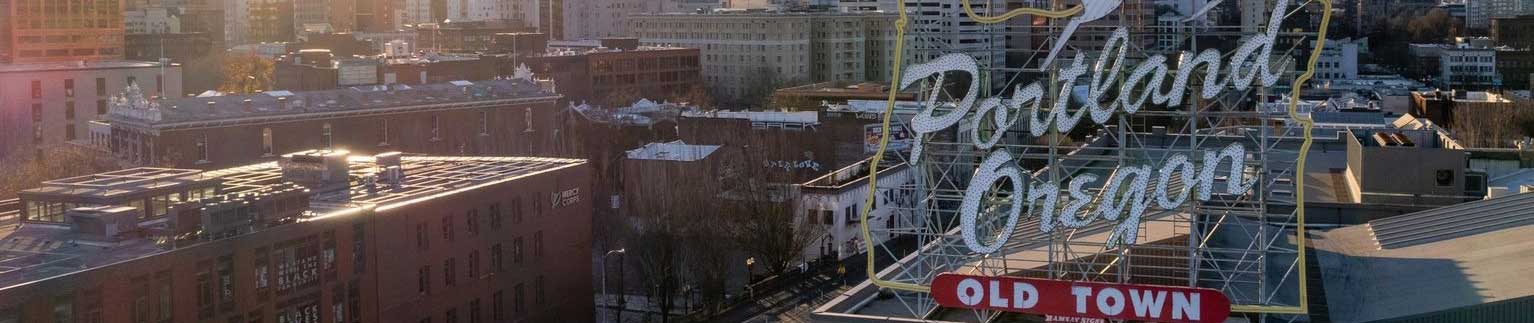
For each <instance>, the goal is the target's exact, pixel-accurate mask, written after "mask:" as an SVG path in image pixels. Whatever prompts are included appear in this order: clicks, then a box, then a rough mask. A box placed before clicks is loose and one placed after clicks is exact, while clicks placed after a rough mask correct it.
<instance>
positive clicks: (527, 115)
mask: <svg viewBox="0 0 1534 323" xmlns="http://www.w3.org/2000/svg"><path fill="white" fill-rule="evenodd" d="M522 121H523V122H524V123H526V124H524V125H523V129H526V130H523V132H533V108H526V109H523V110H522Z"/></svg>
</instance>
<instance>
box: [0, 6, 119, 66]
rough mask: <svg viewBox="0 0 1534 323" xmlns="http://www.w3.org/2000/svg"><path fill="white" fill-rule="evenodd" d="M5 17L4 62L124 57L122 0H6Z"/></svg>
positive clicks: (0, 11)
mask: <svg viewBox="0 0 1534 323" xmlns="http://www.w3.org/2000/svg"><path fill="white" fill-rule="evenodd" d="M71 4H73V7H71V6H70V5H71ZM0 16H4V17H6V19H5V20H0V63H35V62H63V61H79V60H104V59H122V58H123V26H124V25H123V1H122V0H108V1H3V2H0Z"/></svg>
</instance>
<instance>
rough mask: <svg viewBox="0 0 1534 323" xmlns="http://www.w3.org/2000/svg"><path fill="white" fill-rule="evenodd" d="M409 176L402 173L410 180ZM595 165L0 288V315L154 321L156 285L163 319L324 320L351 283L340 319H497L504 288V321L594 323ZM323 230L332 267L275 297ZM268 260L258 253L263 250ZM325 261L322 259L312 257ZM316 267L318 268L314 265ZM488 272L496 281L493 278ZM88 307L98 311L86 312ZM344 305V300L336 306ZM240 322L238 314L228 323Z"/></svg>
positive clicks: (321, 245) (319, 245) (321, 244)
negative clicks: (67, 308)
mask: <svg viewBox="0 0 1534 323" xmlns="http://www.w3.org/2000/svg"><path fill="white" fill-rule="evenodd" d="M406 176H409V175H408V174H407V175H406ZM590 176H591V170H590V169H589V167H588V166H587V165H585V164H582V165H579V166H576V167H571V168H564V169H561V170H556V171H552V172H549V173H544V174H539V175H534V176H531V177H528V178H523V179H519V180H515V181H510V182H505V183H501V184H497V185H492V186H489V187H485V188H482V189H480V190H477V191H473V192H467V193H460V194H455V195H449V196H445V197H441V198H438V199H435V200H428V201H426V202H423V203H418V204H409V205H403V206H400V207H397V208H387V209H380V210H377V211H376V213H357V214H350V215H341V216H333V217H325V218H319V219H316V220H313V221H308V222H302V223H301V224H290V225H284V226H278V227H274V228H270V229H267V230H264V231H261V232H257V233H254V234H248V235H244V236H239V237H237V238H233V239H225V240H219V241H213V242H207V243H204V244H201V245H197V246H193V247H186V248H182V249H179V250H175V251H171V252H168V253H163V254H159V255H155V256H150V257H144V258H139V259H136V260H130V261H126V262H122V263H118V264H114V265H110V266H105V267H99V268H96V269H93V270H88V271H83V272H79V273H75V274H71V275H68V276H64V277H58V278H52V279H43V280H38V281H35V282H32V283H30V284H26V285H21V286H16V287H14V288H10V289H5V290H0V315H11V314H12V313H16V314H18V315H19V316H21V318H22V321H23V322H48V321H53V320H54V315H53V309H54V305H56V304H62V303H66V302H67V303H73V305H74V306H73V308H74V313H75V314H74V315H75V318H76V319H77V320H80V321H86V320H85V318H86V317H87V315H88V313H92V312H93V311H95V310H93V309H99V312H97V313H99V317H100V318H101V322H108V323H111V322H133V313H134V312H133V304H134V301H135V300H136V299H138V297H139V296H143V297H144V301H145V302H147V304H148V308H149V313H151V319H150V320H149V321H151V322H154V321H158V320H157V318H158V316H157V315H158V312H157V311H158V310H159V308H160V306H159V300H160V298H159V297H160V294H159V286H160V285H159V282H170V299H171V301H172V304H171V319H170V320H169V322H198V321H203V322H230V321H240V322H250V321H254V320H253V318H260V321H262V322H276V321H277V320H276V315H277V313H279V312H280V311H281V310H283V309H289V308H292V307H293V306H295V305H300V304H309V303H310V302H313V303H315V304H317V305H318V308H319V313H318V314H319V315H320V320H319V321H320V322H334V321H333V316H332V313H333V308H332V307H331V305H332V304H336V303H340V304H347V303H346V301H347V300H348V299H350V298H351V296H348V294H349V288H350V287H351V286H357V289H358V291H359V293H358V296H359V297H357V298H356V299H357V300H358V301H359V305H360V311H354V310H353V309H351V308H347V309H345V316H346V322H415V321H417V320H419V319H421V318H426V317H432V318H433V321H436V322H442V321H445V320H444V316H445V314H446V312H447V310H448V309H455V310H456V312H457V313H458V320H459V322H468V321H469V315H470V314H469V313H468V311H469V303H470V301H471V300H473V299H476V298H478V299H479V300H480V308H479V310H480V316H481V319H482V321H484V322H495V321H496V320H495V319H494V317H493V316H492V315H493V312H492V311H493V310H494V308H495V304H493V295H494V293H495V292H496V291H502V292H503V293H504V294H503V295H505V296H504V297H505V299H504V300H503V301H504V302H505V304H503V306H504V310H505V314H506V315H507V317H506V318H505V319H504V321H507V322H512V321H518V320H521V321H525V322H591V321H592V313H593V303H592V300H593V299H592V279H591V245H590V243H591V242H590V241H591V207H592V204H591V203H592V201H593V199H592V197H591V196H590V195H589V193H588V192H589V191H590V178H591V177H590ZM569 189H578V191H579V194H578V195H577V196H579V201H578V202H575V203H573V204H570V205H566V206H560V207H555V206H553V205H552V204H551V199H550V197H551V196H552V194H555V193H556V192H560V191H564V190H569ZM517 199H520V200H521V203H520V205H521V206H522V212H523V213H522V214H523V215H522V220H521V221H520V222H515V221H514V218H513V213H512V205H515V203H514V202H512V201H514V200H517ZM497 202H499V203H500V205H501V207H502V217H503V219H502V221H504V222H502V223H501V226H500V227H499V228H498V229H497V228H492V227H491V225H490V220H489V212H488V208H489V205H491V204H492V203H497ZM471 209H475V210H478V212H479V214H480V216H479V220H478V224H479V225H478V226H477V228H478V229H477V233H475V234H471V233H470V232H469V229H468V222H467V217H466V215H465V214H467V213H468V212H469V210H471ZM447 216H453V218H452V219H453V220H452V221H453V223H454V228H455V230H454V235H455V238H454V240H453V241H452V242H448V241H447V240H446V239H445V238H444V237H443V234H442V223H443V222H442V221H443V220H442V219H443V218H445V217H447ZM418 223H426V224H427V229H428V230H427V231H428V236H429V239H430V242H429V243H428V245H429V247H428V248H420V247H418V246H417V242H416V233H415V230H416V224H418ZM359 224H360V225H361V227H362V228H363V229H362V236H363V239H364V241H365V247H364V248H363V249H364V252H363V254H364V260H365V262H364V264H365V267H364V269H363V270H362V272H361V273H358V272H357V270H356V267H355V265H356V263H354V262H353V261H352V259H353V247H352V246H353V244H352V242H353V238H354V237H355V235H357V234H358V232H357V231H356V230H355V228H357V227H358V225H359ZM540 231H541V232H542V236H543V248H544V250H543V251H542V253H541V255H536V254H535V252H534V251H533V250H532V248H533V247H534V242H533V239H534V236H536V235H537V232H540ZM327 233H330V234H334V241H335V255H336V257H335V267H334V269H333V270H328V269H324V267H321V269H320V270H319V273H320V274H319V278H318V280H319V282H318V283H316V284H314V285H313V286H308V287H302V288H295V289H292V290H290V291H287V292H279V291H278V290H277V289H278V284H279V280H278V274H279V273H280V272H279V270H278V268H277V263H278V262H279V261H280V259H281V257H280V256H279V255H280V253H278V252H277V251H280V250H286V249H288V248H284V247H289V246H291V247H297V248H310V250H315V251H320V250H324V249H325V246H327V241H328V239H327V236H326V235H327ZM518 237H520V238H522V240H523V241H524V248H526V249H525V250H524V251H523V252H524V255H523V261H522V262H520V263H518V262H514V259H513V254H512V253H513V252H514V251H513V249H512V242H513V241H514V240H515V239H517V238H518ZM495 244H501V245H502V246H503V247H502V248H503V253H504V255H503V257H505V260H504V261H505V263H504V265H503V267H502V268H503V269H502V271H499V272H497V271H495V270H494V269H493V268H492V267H491V266H492V265H493V263H492V257H491V255H490V250H491V246H493V245H495ZM263 250H264V251H265V252H266V255H267V257H264V258H263V257H258V254H260V253H261V252H262V251H263ZM472 251H478V253H479V255H480V259H479V263H478V270H477V271H478V272H479V273H480V275H479V277H470V276H469V275H468V270H469V269H468V266H469V260H468V254H469V253H470V252H472ZM320 255H321V256H320V261H321V263H322V264H323V262H324V260H323V259H324V257H323V254H320ZM226 256H227V257H231V258H228V259H230V260H229V261H230V262H231V263H232V268H233V272H232V276H231V277H232V278H233V279H232V280H233V282H234V297H233V298H232V299H233V302H227V304H229V306H224V304H226V302H224V301H223V299H221V298H219V297H218V296H215V300H216V301H215V302H213V304H214V305H213V307H212V310H211V311H209V312H206V314H205V315H204V313H203V312H202V311H201V310H202V307H200V306H199V303H198V291H199V290H198V286H199V284H198V278H197V277H198V274H199V273H201V272H204V271H206V272H207V273H208V277H209V278H210V283H211V284H212V287H213V288H214V291H215V294H217V292H218V290H217V287H218V284H217V282H218V278H219V275H218V272H217V264H218V263H219V261H220V259H221V258H222V257H226ZM447 258H455V259H456V260H455V261H456V267H457V271H456V274H457V276H456V278H455V279H456V280H457V284H456V285H455V286H447V285H446V284H445V280H446V278H445V277H444V273H443V271H442V267H443V262H444V261H445V259H447ZM262 259H265V263H266V264H267V265H268V269H267V270H268V275H269V276H268V283H269V286H268V290H267V291H266V293H265V294H266V296H265V297H262V296H261V293H260V292H259V291H258V290H257V289H256V269H255V268H256V267H257V264H258V263H262ZM423 265H430V266H431V267H432V270H431V280H432V281H431V293H429V294H424V295H423V294H421V293H418V292H417V282H418V275H417V272H418V268H420V266H423ZM322 266H323V265H322ZM492 273H493V274H492ZM539 276H542V277H544V281H545V283H544V284H545V287H544V291H545V293H547V294H546V296H547V300H546V301H545V302H543V303H541V304H540V303H539V302H537V300H536V287H535V286H536V280H537V277H539ZM518 283H521V284H523V286H524V297H526V298H527V299H526V300H525V302H526V303H525V304H526V309H525V311H522V312H517V311H516V310H515V304H516V299H515V294H514V288H515V286H516V284H518ZM93 304H94V305H93ZM343 306H346V305H343ZM236 318H239V319H236Z"/></svg>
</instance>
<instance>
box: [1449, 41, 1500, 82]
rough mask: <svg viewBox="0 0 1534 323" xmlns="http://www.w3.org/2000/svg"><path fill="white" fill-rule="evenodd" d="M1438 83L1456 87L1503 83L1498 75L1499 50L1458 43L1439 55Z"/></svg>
mask: <svg viewBox="0 0 1534 323" xmlns="http://www.w3.org/2000/svg"><path fill="white" fill-rule="evenodd" d="M1438 67H1439V73H1438V80H1437V85H1438V86H1440V87H1445V88H1454V89H1484V88H1488V87H1496V86H1499V85H1500V84H1501V80H1500V77H1499V75H1497V51H1496V50H1495V49H1492V48H1490V47H1480V46H1472V45H1469V44H1464V43H1461V44H1458V45H1455V46H1453V47H1449V48H1444V49H1443V51H1442V52H1441V53H1440V55H1439V56H1438Z"/></svg>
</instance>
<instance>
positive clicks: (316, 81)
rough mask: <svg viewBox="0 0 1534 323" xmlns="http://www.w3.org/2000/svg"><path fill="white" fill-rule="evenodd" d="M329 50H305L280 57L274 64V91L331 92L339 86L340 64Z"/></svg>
mask: <svg viewBox="0 0 1534 323" xmlns="http://www.w3.org/2000/svg"><path fill="white" fill-rule="evenodd" d="M337 63H338V61H337V60H336V57H335V55H332V54H331V52H330V50H328V49H304V50H299V51H298V52H297V53H288V54H287V55H282V56H278V57H277V59H276V61H275V62H274V63H273V64H272V65H273V66H272V81H274V82H276V84H275V85H274V86H273V88H274V89H280V90H288V91H316V90H329V89H334V88H336V87H338V86H339V84H340V80H339V79H338V77H339V76H340V73H338V71H339V70H340V64H337Z"/></svg>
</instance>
